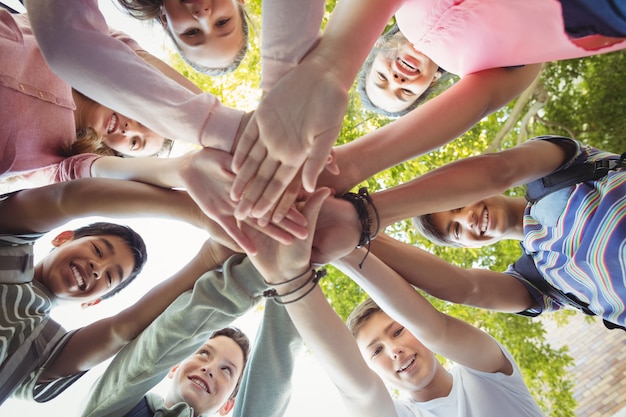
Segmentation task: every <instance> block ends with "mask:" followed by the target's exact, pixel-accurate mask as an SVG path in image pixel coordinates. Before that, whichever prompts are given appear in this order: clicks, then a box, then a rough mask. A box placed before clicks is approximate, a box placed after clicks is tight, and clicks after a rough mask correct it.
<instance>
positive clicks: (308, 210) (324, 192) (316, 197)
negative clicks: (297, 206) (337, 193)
mask: <svg viewBox="0 0 626 417" xmlns="http://www.w3.org/2000/svg"><path fill="white" fill-rule="evenodd" d="M330 192H331V190H330V188H328V187H322V188H319V189H318V190H315V192H314V193H313V194H311V195H310V196H309V198H308V199H307V201H306V204H305V206H304V208H303V210H302V214H303V215H304V216H305V217H306V219H307V226H308V230H309V236H311V237H312V236H313V232H314V231H315V224H316V223H317V218H318V216H319V214H320V210H321V209H322V204H324V201H325V200H326V198H328V196H329V195H330Z"/></svg>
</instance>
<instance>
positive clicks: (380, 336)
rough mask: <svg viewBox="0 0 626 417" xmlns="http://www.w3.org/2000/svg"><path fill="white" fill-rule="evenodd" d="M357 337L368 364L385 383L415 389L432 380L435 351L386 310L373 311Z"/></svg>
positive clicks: (421, 387) (430, 382)
mask: <svg viewBox="0 0 626 417" xmlns="http://www.w3.org/2000/svg"><path fill="white" fill-rule="evenodd" d="M356 341H357V344H358V346H359V349H360V350H361V354H362V355H363V358H364V359H365V361H366V362H367V364H368V365H369V367H370V368H372V370H373V371H374V372H376V373H377V374H378V376H380V377H381V378H382V379H383V381H385V383H387V384H388V385H390V386H392V387H394V388H398V389H402V390H406V391H417V390H421V389H425V388H427V387H428V386H429V385H431V384H432V383H433V379H434V377H435V374H436V372H437V369H438V363H437V359H436V358H435V355H434V354H433V353H432V352H431V351H430V350H429V349H428V348H426V347H425V346H424V345H423V344H422V343H420V341H419V340H417V339H416V338H415V336H413V335H412V334H411V333H409V331H408V330H407V329H405V328H404V326H402V325H400V324H399V323H397V322H396V321H394V320H392V319H391V318H390V317H389V316H388V315H387V314H385V313H383V312H378V313H374V314H372V315H371V316H370V317H369V318H368V321H367V322H366V323H365V324H364V325H363V327H361V329H360V331H359V333H358V335H357V337H356Z"/></svg>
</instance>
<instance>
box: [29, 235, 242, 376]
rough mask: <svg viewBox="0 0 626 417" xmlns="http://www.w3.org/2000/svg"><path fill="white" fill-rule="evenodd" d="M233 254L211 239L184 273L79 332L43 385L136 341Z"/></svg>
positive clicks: (98, 360)
mask: <svg viewBox="0 0 626 417" xmlns="http://www.w3.org/2000/svg"><path fill="white" fill-rule="evenodd" d="M232 253H233V252H232V251H230V250H229V249H227V248H225V247H223V246H221V245H219V244H217V243H215V242H214V241H212V240H207V241H206V242H205V243H204V245H203V246H202V248H201V249H200V251H199V252H198V254H196V256H195V257H194V258H193V259H191V261H189V263H188V264H187V265H185V266H184V267H183V268H182V269H181V270H180V271H178V272H177V273H176V274H174V275H173V276H171V277H170V278H168V279H167V280H165V281H163V282H162V283H160V284H159V285H157V286H155V287H154V288H152V289H151V290H150V291H149V292H147V293H146V294H145V295H144V296H143V297H141V298H140V299H139V300H138V301H137V302H136V303H134V304H133V305H131V306H130V307H128V308H126V309H125V310H122V311H121V312H119V313H118V314H116V315H114V316H111V317H108V318H105V319H102V320H98V321H97V322H95V323H92V324H90V325H87V326H85V327H83V328H81V329H79V330H78V331H77V332H76V333H75V334H74V335H73V336H72V338H71V339H70V340H69V342H68V343H67V345H66V346H65V347H64V348H63V351H62V352H61V353H60V354H59V356H57V357H56V358H55V359H54V361H53V362H52V363H51V364H49V366H48V367H47V368H46V370H45V371H44V372H43V373H42V375H41V376H40V382H43V381H46V380H53V379H56V378H60V377H63V376H66V375H72V374H75V373H77V372H81V371H85V370H88V369H91V368H92V367H94V366H96V365H97V364H99V363H101V362H102V361H104V360H106V359H108V358H110V357H111V356H113V355H114V354H115V353H117V352H118V351H119V350H120V349H121V348H122V347H124V346H125V345H126V344H128V343H129V342H130V341H131V340H133V339H134V338H135V337H136V336H137V335H138V334H139V333H141V332H142V331H143V329H145V328H146V327H147V326H148V325H149V324H150V323H152V321H153V320H154V319H155V318H156V317H157V316H158V315H159V314H161V313H162V312H163V311H164V310H165V309H166V308H167V306H169V305H170V304H171V303H172V302H173V301H174V300H175V299H176V298H177V297H178V296H179V295H180V294H182V293H183V292H185V291H188V290H191V289H192V288H193V285H194V284H195V282H196V280H197V279H198V278H199V277H200V276H202V274H204V273H205V272H206V271H210V270H213V269H215V268H217V267H219V266H220V265H222V264H223V263H224V261H225V260H226V259H228V257H229V256H230V255H232Z"/></svg>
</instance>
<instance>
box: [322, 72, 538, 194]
mask: <svg viewBox="0 0 626 417" xmlns="http://www.w3.org/2000/svg"><path fill="white" fill-rule="evenodd" d="M540 69H541V65H540V64H534V65H526V66H524V67H519V68H494V69H489V70H484V71H480V72H477V73H474V74H469V75H467V76H465V77H463V78H462V79H461V80H459V81H458V82H457V83H455V84H454V85H452V86H451V87H450V88H448V89H447V90H446V91H444V92H443V93H441V94H440V95H438V96H437V97H434V98H432V99H430V100H428V101H426V102H425V103H424V104H422V105H420V106H419V107H417V108H416V109H415V110H413V111H411V112H410V113H409V114H407V115H405V116H403V117H401V118H399V119H398V120H396V121H394V122H392V123H389V124H388V125H385V126H383V127H381V128H380V129H376V130H375V131H373V132H371V133H368V134H366V135H365V136H363V137H361V138H358V139H356V140H353V141H351V142H349V143H346V144H344V145H341V146H339V147H337V148H335V157H336V159H337V163H338V165H339V169H340V170H341V175H340V176H331V175H328V174H326V173H322V176H321V177H320V185H322V186H328V187H332V188H334V189H336V190H337V192H339V193H342V192H346V191H348V190H350V189H351V188H352V187H354V186H355V185H356V184H359V183H360V182H362V181H364V180H366V179H368V178H370V177H371V176H373V175H375V174H377V173H378V172H381V171H383V170H385V169H387V168H390V167H392V166H395V165H397V164H399V163H401V162H403V161H406V160H409V159H413V158H417V157H418V156H420V155H423V154H425V153H427V152H430V151H432V150H435V149H438V148H440V147H442V146H443V145H445V144H446V143H448V142H450V141H452V140H454V139H455V138H457V137H458V136H460V135H462V134H463V133H465V132H466V131H467V130H468V129H470V128H471V127H472V126H474V125H475V124H476V123H478V122H479V121H480V120H481V119H482V118H484V117H487V116H488V115H490V114H491V113H493V112H495V111H496V110H498V109H500V108H501V107H502V106H505V105H506V104H508V103H509V102H511V101H512V100H513V99H515V98H516V97H517V96H518V95H519V94H521V93H522V92H523V91H524V90H525V89H526V88H527V87H528V86H529V85H531V84H532V82H533V80H534V79H535V78H536V77H537V76H538V74H539V72H540ZM451 115H454V117H451Z"/></svg>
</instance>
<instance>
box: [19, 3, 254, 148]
mask: <svg viewBox="0 0 626 417" xmlns="http://www.w3.org/2000/svg"><path fill="white" fill-rule="evenodd" d="M32 4H33V6H32V7H27V9H28V14H29V17H30V20H31V24H32V27H33V30H34V32H35V34H36V35H37V37H38V41H39V47H40V48H41V50H42V53H43V54H44V56H46V59H47V60H48V65H49V66H50V67H51V68H52V69H53V70H54V72H56V73H57V74H59V76H60V77H61V78H62V79H63V80H65V81H67V82H68V83H70V84H71V85H72V86H73V87H74V88H76V89H77V90H78V91H80V92H81V93H83V94H85V95H87V96H88V97H91V98H93V99H94V100H96V101H97V102H99V103H100V104H102V105H104V106H106V107H108V108H110V109H115V110H116V111H118V112H120V113H122V114H123V115H124V116H126V117H129V118H131V119H134V120H137V121H139V122H141V123H142V124H143V125H144V126H147V127H148V128H150V129H151V130H153V131H155V132H157V133H159V134H160V135H161V136H163V137H166V138H172V139H180V140H184V141H187V142H191V143H195V144H200V145H203V146H207V147H212V148H216V149H219V150H224V151H230V150H231V148H232V145H233V140H234V138H235V134H236V132H237V129H238V128H239V124H240V122H241V119H242V117H243V114H244V112H243V111H241V110H235V109H231V108H228V107H225V106H223V105H222V104H221V103H220V101H219V100H218V99H217V98H216V97H215V96H213V95H211V94H209V93H203V94H195V93H193V92H191V91H189V90H187V89H186V88H185V87H183V86H181V85H180V84H178V83H177V82H175V81H173V80H171V79H169V78H168V77H166V76H165V75H163V74H162V73H161V72H160V71H158V70H157V69H155V68H153V67H152V66H151V65H149V64H147V63H146V62H145V61H144V60H143V59H141V57H139V56H137V54H136V53H134V52H133V51H132V50H131V49H130V48H128V47H127V46H126V45H124V44H123V43H122V42H120V41H119V40H117V39H114V38H111V37H110V36H109V27H108V26H107V23H106V21H105V19H104V16H103V15H102V13H101V12H100V10H99V9H98V1H97V0H56V1H55V0H42V1H38V2H32ZM27 6H28V4H27ZM138 24H139V23H138Z"/></svg>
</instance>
